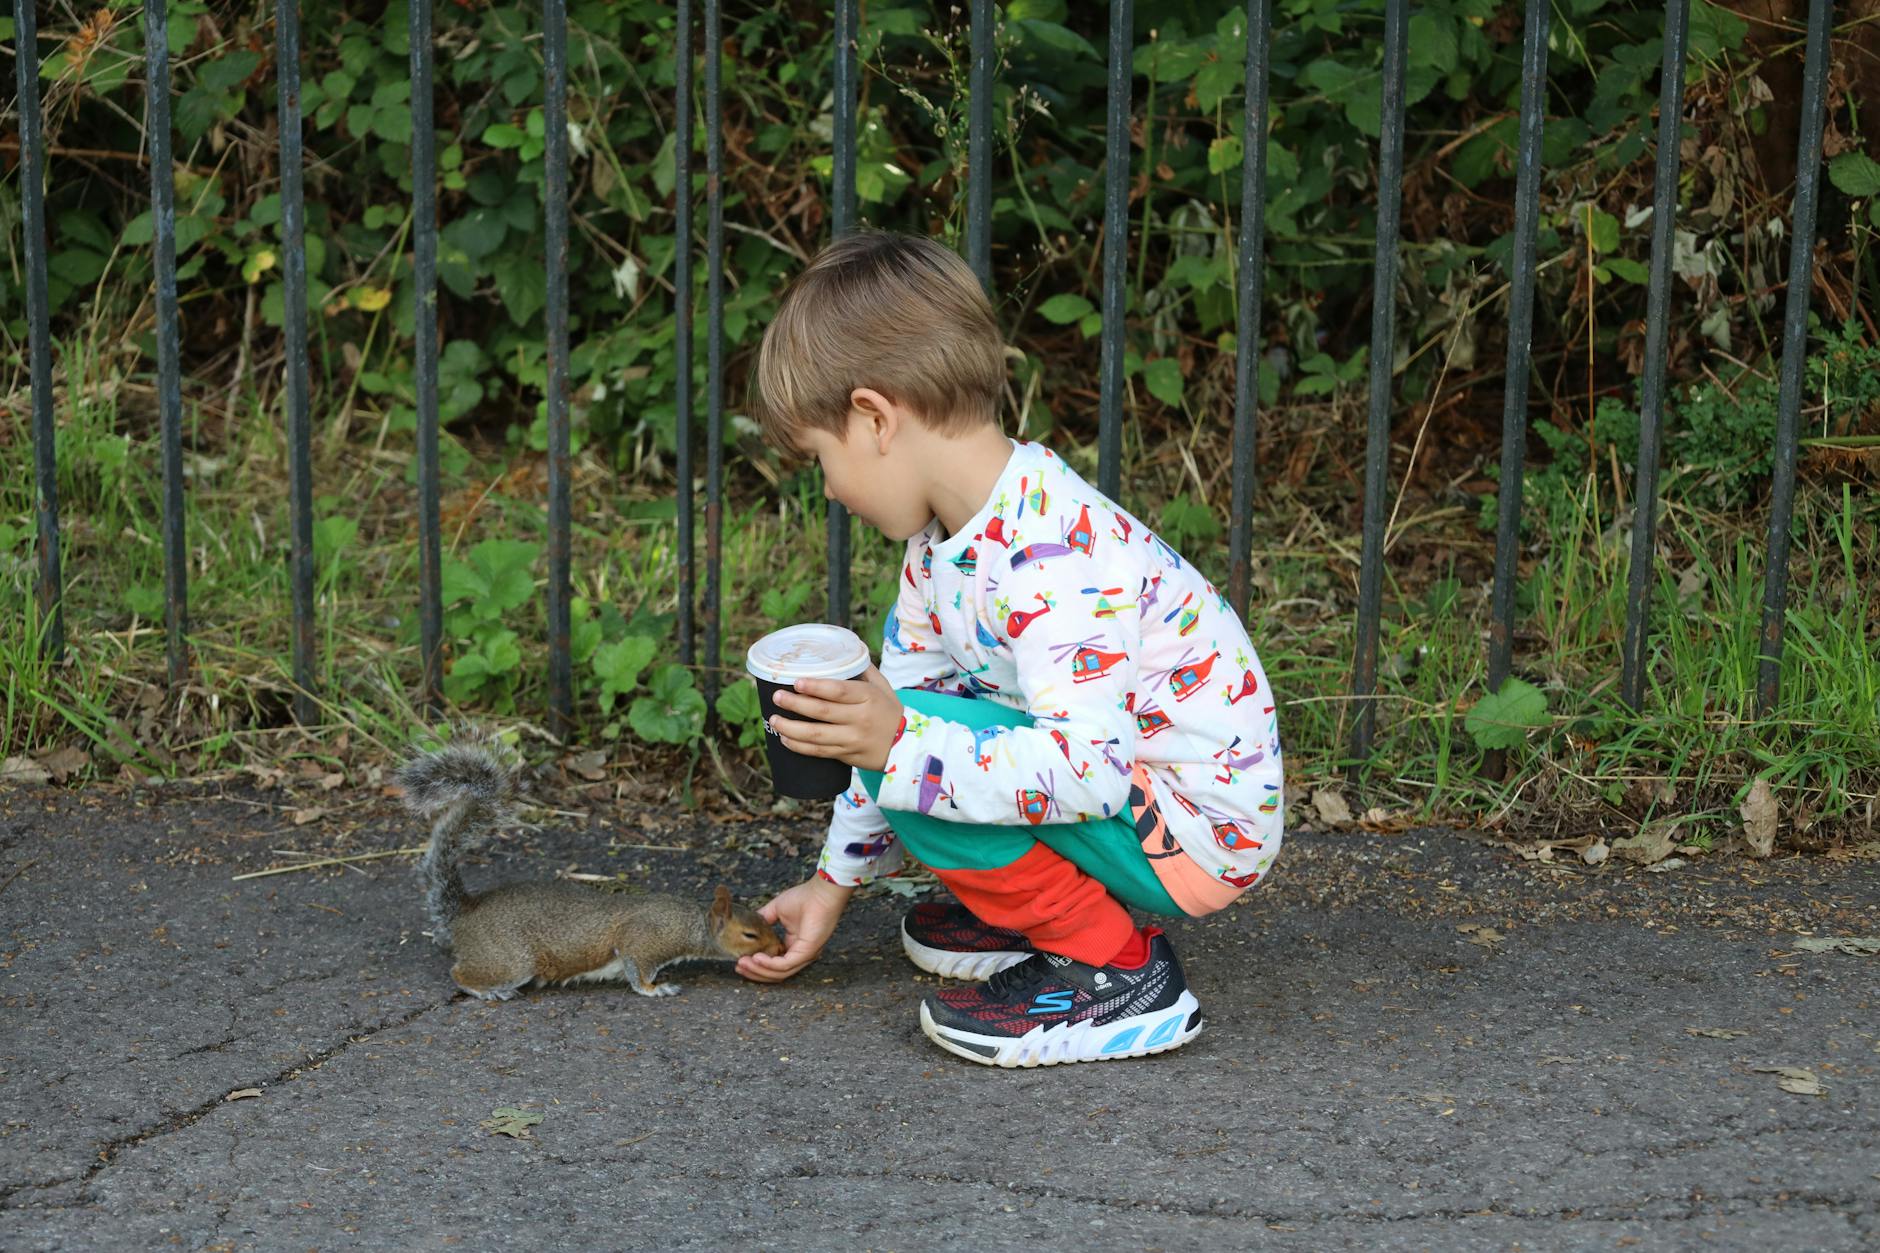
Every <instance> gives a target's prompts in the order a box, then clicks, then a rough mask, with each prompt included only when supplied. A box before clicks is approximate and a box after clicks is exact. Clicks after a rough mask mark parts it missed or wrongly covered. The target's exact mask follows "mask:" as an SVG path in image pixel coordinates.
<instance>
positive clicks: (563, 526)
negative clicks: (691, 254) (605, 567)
mask: <svg viewBox="0 0 1880 1253" xmlns="http://www.w3.org/2000/svg"><path fill="white" fill-rule="evenodd" d="M417 2H418V3H425V2H426V0H417ZM542 63H543V68H544V70H545V71H546V78H547V83H546V91H547V99H545V100H544V101H543V102H542V104H543V107H542V130H543V136H542V138H543V141H544V143H543V156H542V169H543V173H544V174H546V175H547V179H548V182H547V187H546V188H545V191H546V192H547V195H546V197H545V199H546V201H547V203H546V206H545V207H546V209H547V213H548V221H547V223H546V227H547V245H548V307H547V310H546V316H547V330H548V710H549V730H550V731H551V732H552V733H553V734H554V735H555V737H556V738H557V739H560V740H561V741H562V742H563V743H566V742H567V740H568V736H569V734H570V732H571V731H572V730H573V727H574V665H573V662H572V660H571V658H570V656H569V642H568V632H569V626H568V595H569V578H570V569H569V566H570V561H569V553H568V530H569V506H568V4H567V0H542Z"/></svg>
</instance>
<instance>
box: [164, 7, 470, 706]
mask: <svg viewBox="0 0 1880 1253" xmlns="http://www.w3.org/2000/svg"><path fill="white" fill-rule="evenodd" d="M151 3H156V0H151ZM409 33H410V36H411V40H410V42H411V218H412V222H411V238H412V268H413V279H414V281H415V282H416V283H417V290H416V291H415V292H414V293H413V298H412V302H411V312H412V330H413V332H414V333H415V336H416V340H417V360H416V365H417V376H418V378H417V383H418V387H417V393H418V394H417V400H418V649H419V653H420V655H421V656H422V658H423V660H424V691H423V695H422V697H421V699H422V701H423V705H424V711H425V712H426V713H427V714H429V715H431V716H433V717H435V716H437V715H438V714H440V713H442V712H443V709H444V648H443V639H444V583H443V577H444V575H443V535H442V531H441V529H440V527H439V523H438V506H437V494H438V485H437V419H438V414H437V127H436V124H435V121H434V118H433V113H432V102H431V0H412V4H411V9H410V22H409Z"/></svg>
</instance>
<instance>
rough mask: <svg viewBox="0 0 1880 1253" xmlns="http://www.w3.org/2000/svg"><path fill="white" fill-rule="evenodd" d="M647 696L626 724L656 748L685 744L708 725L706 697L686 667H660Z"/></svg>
mask: <svg viewBox="0 0 1880 1253" xmlns="http://www.w3.org/2000/svg"><path fill="white" fill-rule="evenodd" d="M647 686H648V691H647V693H646V695H644V696H642V697H640V698H639V699H638V700H635V701H634V702H633V708H632V709H631V710H629V711H628V713H627V721H628V722H629V723H631V724H632V726H633V733H634V734H635V735H637V736H639V737H640V738H641V739H643V740H648V741H650V742H652V743H655V744H685V743H688V742H690V741H691V740H693V739H695V738H696V737H697V736H698V733H699V731H700V730H701V729H702V728H703V727H704V725H705V695H704V693H702V692H700V691H699V690H698V688H697V687H696V686H694V684H693V682H692V672H691V671H689V670H687V669H686V668H685V667H684V666H678V665H669V666H662V667H660V670H659V673H658V674H655V675H654V676H653V681H652V682H651V683H650V684H648V685H647Z"/></svg>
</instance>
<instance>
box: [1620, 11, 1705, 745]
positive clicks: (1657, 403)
mask: <svg viewBox="0 0 1880 1253" xmlns="http://www.w3.org/2000/svg"><path fill="white" fill-rule="evenodd" d="M1690 17H1691V0H1667V2H1666V4H1665V65H1664V71H1663V72H1662V74H1661V75H1660V76H1659V82H1658V173H1657V178H1656V180H1655V182H1654V184H1653V188H1652V269H1651V287H1650V289H1649V294H1648V295H1647V296H1646V298H1645V378H1644V381H1643V382H1642V383H1641V385H1640V388H1639V421H1638V469H1637V473H1636V480H1635V485H1634V487H1633V489H1632V563H1631V568H1630V569H1629V570H1628V571H1627V573H1626V607H1625V642H1624V649H1623V654H1622V661H1621V670H1620V675H1619V696H1620V699H1622V700H1624V701H1625V703H1626V704H1627V705H1629V706H1631V707H1632V708H1633V709H1637V708H1638V707H1639V705H1640V704H1641V703H1642V702H1643V700H1644V699H1645V640H1646V636H1647V634H1648V633H1649V632H1650V630H1651V626H1650V619H1651V603H1652V565H1653V561H1654V559H1655V555H1656V553H1657V551H1658V539H1657V537H1658V456H1659V452H1658V450H1659V442H1660V439H1661V438H1662V427H1663V418H1664V397H1665V343H1666V339H1667V336H1668V334H1669V329H1670V322H1671V317H1670V312H1671V252H1672V246H1673V236H1672V228H1673V227H1674V226H1676V224H1677V217H1678V164H1679V162H1678V149H1679V146H1680V144H1681V142H1682V140H1683V118H1684V50H1685V46H1686V44H1687V43H1688V42H1689V35H1690Z"/></svg>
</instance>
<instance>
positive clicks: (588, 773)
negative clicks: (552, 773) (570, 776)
mask: <svg viewBox="0 0 1880 1253" xmlns="http://www.w3.org/2000/svg"><path fill="white" fill-rule="evenodd" d="M561 764H562V765H563V766H565V767H566V768H567V769H569V770H571V771H573V772H574V773H575V774H578V775H580V776H581V777H582V778H583V779H586V780H587V781H588V782H589V783H599V782H600V781H601V780H603V779H605V778H606V777H607V752H606V750H605V749H599V748H596V749H592V750H590V751H588V752H585V753H570V754H568V755H567V756H566V757H563V758H562V759H561Z"/></svg>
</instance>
